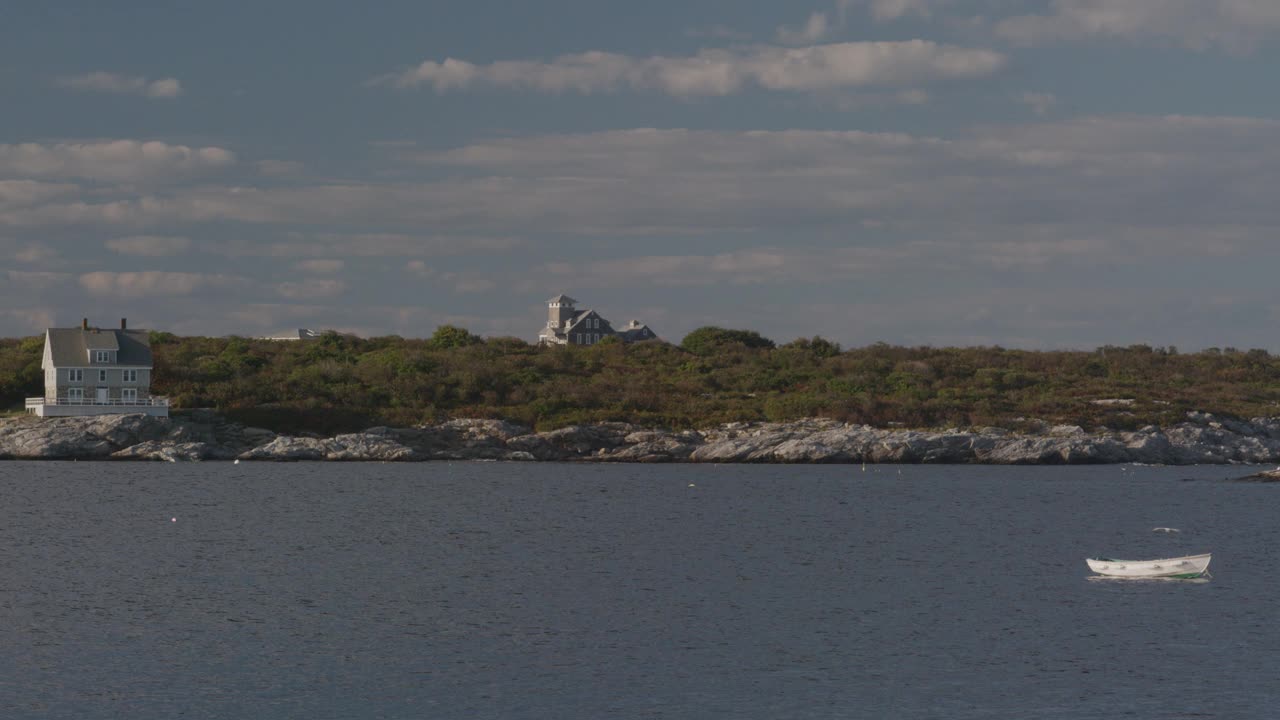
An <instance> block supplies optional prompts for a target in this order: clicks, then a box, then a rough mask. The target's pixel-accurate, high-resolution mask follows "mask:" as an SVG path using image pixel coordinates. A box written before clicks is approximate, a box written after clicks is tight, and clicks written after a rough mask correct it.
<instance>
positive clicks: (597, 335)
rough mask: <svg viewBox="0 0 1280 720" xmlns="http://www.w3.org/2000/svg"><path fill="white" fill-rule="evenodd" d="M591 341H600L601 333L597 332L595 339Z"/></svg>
mask: <svg viewBox="0 0 1280 720" xmlns="http://www.w3.org/2000/svg"><path fill="white" fill-rule="evenodd" d="M591 342H600V333H596V336H595V339H594V340H592V341H591Z"/></svg>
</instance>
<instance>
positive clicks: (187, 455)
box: [111, 440, 232, 462]
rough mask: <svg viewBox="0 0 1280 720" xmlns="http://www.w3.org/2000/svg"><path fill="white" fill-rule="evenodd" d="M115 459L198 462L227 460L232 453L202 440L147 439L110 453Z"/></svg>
mask: <svg viewBox="0 0 1280 720" xmlns="http://www.w3.org/2000/svg"><path fill="white" fill-rule="evenodd" d="M111 457H113V458H115V459H117V460H163V461H167V462H199V461H201V460H229V459H230V458H231V457H232V455H231V454H230V453H229V452H228V451H227V450H226V449H225V448H221V447H219V446H217V445H210V444H208V443H202V442H172V441H169V440H147V441H146V442H141V443H138V444H137V445H133V446H131V447H127V448H125V449H123V450H118V451H116V452H114V453H112V454H111Z"/></svg>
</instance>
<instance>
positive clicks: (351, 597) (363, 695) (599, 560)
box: [0, 462, 1280, 720]
mask: <svg viewBox="0 0 1280 720" xmlns="http://www.w3.org/2000/svg"><path fill="white" fill-rule="evenodd" d="M1244 472H1246V471H1245V470H1241V469H1239V468H1190V469H1188V468H1121V467H1118V466H1100V467H1083V468H1082V467H1076V468H986V467H919V466H913V467H903V468H900V469H899V468H896V467H885V466H882V467H879V468H876V467H869V468H867V470H866V471H865V472H864V471H862V470H861V469H860V468H859V467H857V466H852V467H851V466H824V467H794V466H758V467H748V466H714V467H713V466H626V465H553V464H507V463H473V464H445V463H431V464H407V465H395V464H373V463H358V464H309V463H303V464H247V463H246V464H240V465H230V464H225V463H205V464H190V465H186V464H179V465H172V464H141V463H18V462H8V463H0V487H2V488H3V490H2V492H3V502H2V503H0V613H3V622H2V623H0V717H3V718H105V717H111V718H116V717H118V718H132V719H138V718H177V717H182V718H460V719H462V718H466V719H468V720H471V719H476V718H504V719H506V718H735V719H736V718H761V719H768V720H776V719H782V718H949V719H950V718H975V719H976V718H984V719H985V718H1117V717H1134V718H1183V717H1186V718H1192V717H1196V718H1204V717H1209V718H1231V719H1237V720H1238V719H1242V718H1274V717H1277V714H1278V713H1280V671H1278V670H1277V669H1276V661H1277V659H1278V658H1280V612H1278V610H1280V603H1278V601H1277V578H1278V577H1280V554H1278V553H1277V547H1278V546H1280V543H1278V541H1280V537H1278V535H1280V523H1278V522H1277V520H1278V517H1277V515H1278V513H1277V510H1278V509H1280V505H1277V500H1280V485H1263V484H1250V483H1235V482H1227V481H1225V480H1224V478H1227V477H1233V476H1237V475H1240V474H1243V473H1244ZM1154 527H1173V528H1178V529H1180V530H1181V532H1179V533H1154V532H1152V528H1154ZM1204 551H1211V552H1213V553H1214V559H1213V565H1212V566H1211V568H1210V569H1211V571H1212V572H1213V578H1212V579H1211V580H1209V581H1207V582H1178V581H1163V582H1151V581H1147V582H1143V581H1136V582H1134V581H1128V582H1126V581H1098V580H1091V579H1089V571H1088V569H1087V567H1086V566H1085V564H1084V558H1085V557H1087V556H1091V555H1097V554H1109V555H1113V556H1122V557H1123V556H1152V557H1158V556H1170V555H1180V554H1189V553H1194V552H1204Z"/></svg>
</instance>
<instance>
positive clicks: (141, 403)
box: [27, 397, 169, 410]
mask: <svg viewBox="0 0 1280 720" xmlns="http://www.w3.org/2000/svg"><path fill="white" fill-rule="evenodd" d="M43 405H57V406H74V407H82V406H90V405H92V406H103V405H115V406H122V407H169V398H166V397H146V398H138V399H137V400H122V399H120V398H108V399H106V400H98V399H96V398H84V399H83V400H72V399H70V398H42V397H35V398H27V409H28V410H30V409H31V408H37V407H41V406H43Z"/></svg>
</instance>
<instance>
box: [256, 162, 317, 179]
mask: <svg viewBox="0 0 1280 720" xmlns="http://www.w3.org/2000/svg"><path fill="white" fill-rule="evenodd" d="M254 167H256V168H257V169H258V173H259V174H261V175H265V176H267V177H279V176H285V175H297V174H298V173H300V172H302V169H303V167H305V166H304V165H303V164H302V163H300V162H297V161H295V160H259V161H258V162H256V163H254Z"/></svg>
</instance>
